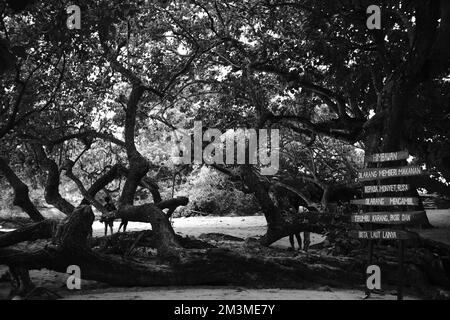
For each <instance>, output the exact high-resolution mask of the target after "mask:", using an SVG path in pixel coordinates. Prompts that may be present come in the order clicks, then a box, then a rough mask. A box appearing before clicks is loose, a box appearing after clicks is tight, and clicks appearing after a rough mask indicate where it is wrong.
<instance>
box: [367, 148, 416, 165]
mask: <svg viewBox="0 0 450 320" xmlns="http://www.w3.org/2000/svg"><path fill="white" fill-rule="evenodd" d="M408 157H409V153H408V151H406V150H405V151H397V152H388V153H374V154H372V155H370V156H366V157H365V159H364V160H365V162H386V161H397V160H405V159H408Z"/></svg>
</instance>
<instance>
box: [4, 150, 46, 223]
mask: <svg viewBox="0 0 450 320" xmlns="http://www.w3.org/2000/svg"><path fill="white" fill-rule="evenodd" d="M0 172H1V173H2V174H3V175H4V176H5V178H6V180H8V182H9V184H10V185H11V187H12V188H13V190H14V202H13V203H14V205H16V206H19V207H20V208H22V210H23V211H25V212H26V213H27V214H28V215H29V216H30V218H31V219H32V220H33V221H42V220H44V217H43V216H42V214H41V213H40V212H39V211H38V210H37V209H36V207H35V205H34V204H33V202H31V200H30V197H29V195H28V187H27V185H26V184H25V183H23V182H22V180H20V179H19V177H18V176H17V175H16V174H15V173H14V171H13V170H12V169H11V168H10V167H9V165H8V163H7V162H6V160H5V159H3V158H0Z"/></svg>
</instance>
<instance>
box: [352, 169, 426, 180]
mask: <svg viewBox="0 0 450 320" xmlns="http://www.w3.org/2000/svg"><path fill="white" fill-rule="evenodd" d="M422 173H423V171H422V168H421V167H419V166H408V167H399V168H372V169H362V170H360V171H359V172H358V180H359V181H370V180H380V179H387V178H395V177H407V176H416V175H420V174H422Z"/></svg>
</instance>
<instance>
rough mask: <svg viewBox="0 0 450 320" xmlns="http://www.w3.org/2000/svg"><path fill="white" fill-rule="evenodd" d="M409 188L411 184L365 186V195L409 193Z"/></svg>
mask: <svg viewBox="0 0 450 320" xmlns="http://www.w3.org/2000/svg"><path fill="white" fill-rule="evenodd" d="M409 188H410V187H409V184H387V185H374V186H364V193H384V192H404V191H408V190H409Z"/></svg>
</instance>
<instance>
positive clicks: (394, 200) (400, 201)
mask: <svg viewBox="0 0 450 320" xmlns="http://www.w3.org/2000/svg"><path fill="white" fill-rule="evenodd" d="M350 202H351V203H352V204H356V205H362V206H415V205H417V204H419V199H418V198H412V197H384V198H365V199H357V200H350Z"/></svg>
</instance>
